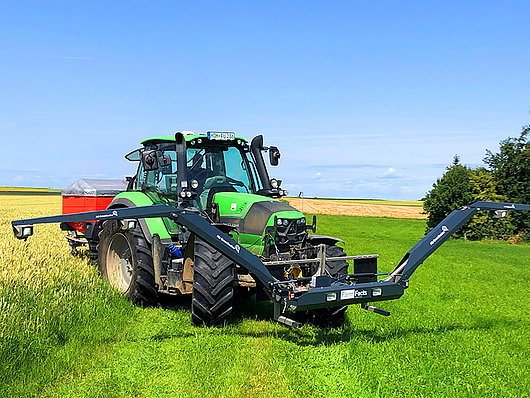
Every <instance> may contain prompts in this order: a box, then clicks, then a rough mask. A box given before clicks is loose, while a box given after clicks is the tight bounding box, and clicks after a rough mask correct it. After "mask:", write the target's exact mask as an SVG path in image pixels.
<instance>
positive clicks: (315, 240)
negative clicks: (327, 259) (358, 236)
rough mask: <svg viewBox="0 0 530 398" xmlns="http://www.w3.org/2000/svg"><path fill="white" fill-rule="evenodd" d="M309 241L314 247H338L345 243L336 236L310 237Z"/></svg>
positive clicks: (308, 237)
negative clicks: (338, 244) (339, 244)
mask: <svg viewBox="0 0 530 398" xmlns="http://www.w3.org/2000/svg"><path fill="white" fill-rule="evenodd" d="M307 241H308V242H309V243H311V244H312V245H319V244H324V245H336V244H337V243H344V241H343V240H342V239H340V238H335V237H334V236H327V235H308V236H307Z"/></svg>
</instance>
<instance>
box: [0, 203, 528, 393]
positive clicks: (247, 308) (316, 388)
mask: <svg viewBox="0 0 530 398" xmlns="http://www.w3.org/2000/svg"><path fill="white" fill-rule="evenodd" d="M0 208H2V212H0V253H1V255H0V396H1V397H10V398H11V397H17V396H18V397H28V396H36V397H160V396H170V397H201V398H202V397H263V398H271V397H333V398H336V397H356V398H357V397H361V398H363V397H366V398H368V397H370V398H371V397H385V398H387V397H451V398H452V397H525V396H528V392H529V391H530V379H529V378H528V374H529V373H530V356H529V355H528V353H529V352H530V324H529V322H528V316H529V314H530V300H528V286H527V281H526V279H525V278H522V277H521V276H524V275H525V274H526V272H527V271H528V258H529V256H530V246H529V245H518V246H513V245H509V244H507V243H505V242H469V241H456V240H451V241H449V242H448V243H446V244H445V245H444V246H442V248H441V249H440V250H439V251H438V252H437V253H435V254H434V255H433V256H431V257H429V258H428V259H427V260H426V261H425V264H424V265H422V266H421V267H420V268H419V269H418V270H417V271H416V273H415V274H414V275H413V276H412V278H411V281H410V287H409V289H407V291H406V293H405V295H404V296H403V298H401V299H399V300H395V301H389V302H383V303H380V304H379V306H380V307H381V308H384V309H386V310H389V311H391V312H392V316H390V317H382V316H379V315H376V314H374V313H371V312H368V311H364V310H362V309H360V308H359V306H351V307H350V308H349V309H348V311H347V313H346V316H347V322H346V323H345V324H344V325H343V326H342V327H340V328H329V329H324V328H317V327H313V326H309V325H305V326H304V327H303V328H302V329H299V330H293V329H289V328H288V327H285V326H283V325H280V324H278V323H275V322H273V321H272V319H271V318H272V306H271V304H270V303H267V302H264V303H257V304H256V302H255V301H254V300H253V299H250V300H242V301H241V302H239V303H238V304H239V305H238V311H237V313H236V314H235V317H234V318H235V319H234V321H233V323H232V324H230V325H227V326H224V327H220V328H204V327H201V328H198V327H192V326H191V325H190V310H189V306H190V302H189V300H188V299H183V298H181V299H173V300H166V301H165V302H164V305H162V306H160V307H156V308H139V307H135V306H133V305H132V304H130V303H129V302H128V301H126V300H125V298H124V297H123V296H122V295H121V294H119V293H117V292H116V291H114V290H113V289H111V288H110V287H109V286H108V284H107V283H105V282H104V281H102V280H101V278H100V277H99V276H98V272H97V270H96V267H95V266H94V265H93V264H91V263H89V262H88V260H87V257H86V256H84V255H78V256H72V255H71V254H70V251H69V249H68V246H67V244H66V242H65V239H64V232H62V231H60V230H59V227H58V226H57V225H51V224H50V225H38V226H36V227H35V236H32V237H31V238H29V239H28V240H27V241H26V242H24V241H17V240H16V239H15V238H14V237H13V235H12V230H11V225H10V221H11V220H12V219H17V218H29V217H37V216H44V215H51V214H57V213H60V211H61V200H60V197H53V196H49V197H28V196H26V197H24V196H3V197H0ZM318 219H319V221H318V230H317V233H319V234H328V235H333V236H339V237H341V238H343V239H344V240H345V242H346V243H345V250H346V252H347V253H348V254H370V253H379V254H380V255H381V257H380V263H379V264H380V268H379V269H380V271H381V272H386V271H390V270H392V269H393V268H394V267H395V265H396V264H397V262H398V261H399V260H400V258H401V256H402V255H403V254H404V253H406V251H407V250H408V249H410V248H411V247H412V246H413V245H414V244H415V243H416V242H417V240H418V239H419V238H420V237H421V236H423V233H424V230H425V221H424V220H413V219H392V218H375V217H373V218H368V217H347V216H328V215H322V216H318ZM350 271H352V270H350Z"/></svg>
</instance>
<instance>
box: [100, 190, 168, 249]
mask: <svg viewBox="0 0 530 398" xmlns="http://www.w3.org/2000/svg"><path fill="white" fill-rule="evenodd" d="M153 204H155V203H154V202H153V201H152V200H151V198H149V196H147V195H145V194H144V193H142V192H123V193H120V194H118V195H117V196H116V197H115V198H114V200H113V201H112V202H111V204H110V205H109V206H108V207H107V209H108V210H111V209H123V208H132V207H141V206H150V205H153ZM138 223H139V225H140V229H141V230H142V232H143V234H144V236H145V238H146V239H147V241H148V242H149V243H150V244H152V243H153V234H155V233H156V234H158V235H159V236H160V240H161V242H163V243H170V242H171V236H170V235H169V232H168V231H167V228H166V226H165V224H164V221H163V220H162V218H158V217H157V218H147V219H145V218H140V219H138ZM166 241H167V242H166Z"/></svg>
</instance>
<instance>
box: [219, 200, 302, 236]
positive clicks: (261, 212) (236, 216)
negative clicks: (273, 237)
mask: <svg viewBox="0 0 530 398" xmlns="http://www.w3.org/2000/svg"><path fill="white" fill-rule="evenodd" d="M214 202H215V203H217V204H218V205H219V215H220V217H221V220H222V221H224V222H230V223H233V224H237V225H239V229H240V231H241V232H242V233H245V234H251V235H262V234H263V231H264V230H265V228H266V227H267V226H273V225H274V217H275V216H276V217H277V218H281V219H287V220H295V219H296V220H298V219H302V218H304V215H303V214H302V213H300V212H299V211H298V210H296V209H295V208H294V207H292V206H290V205H288V204H287V203H285V202H281V201H279V200H275V199H270V198H267V197H264V196H261V195H253V194H247V193H239V192H218V193H216V194H215V197H214ZM304 222H305V218H304Z"/></svg>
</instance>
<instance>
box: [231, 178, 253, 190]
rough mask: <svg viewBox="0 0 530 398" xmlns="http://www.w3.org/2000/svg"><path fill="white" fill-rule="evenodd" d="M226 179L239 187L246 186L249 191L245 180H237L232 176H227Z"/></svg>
mask: <svg viewBox="0 0 530 398" xmlns="http://www.w3.org/2000/svg"><path fill="white" fill-rule="evenodd" d="M226 181H228V182H229V183H230V184H233V185H236V186H238V187H243V188H245V190H246V191H247V193H248V192H249V190H248V188H247V186H246V185H245V184H244V183H243V181H239V180H235V179H233V178H230V177H226Z"/></svg>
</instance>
